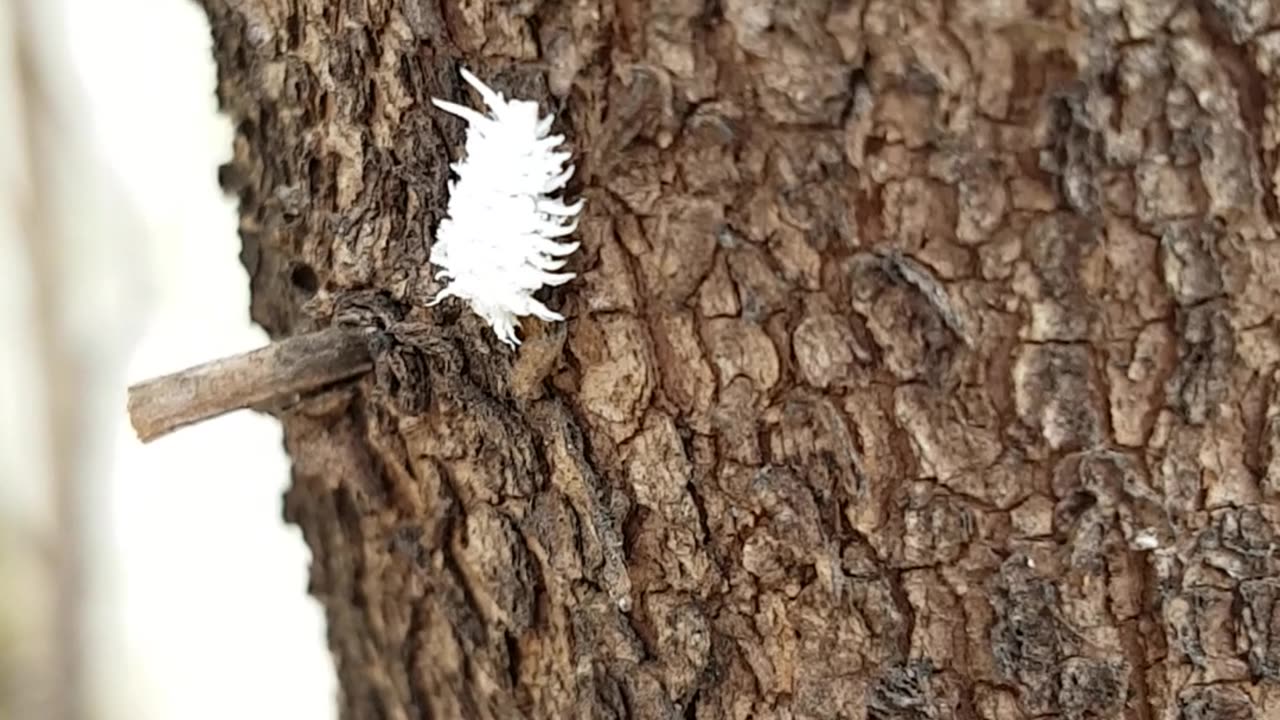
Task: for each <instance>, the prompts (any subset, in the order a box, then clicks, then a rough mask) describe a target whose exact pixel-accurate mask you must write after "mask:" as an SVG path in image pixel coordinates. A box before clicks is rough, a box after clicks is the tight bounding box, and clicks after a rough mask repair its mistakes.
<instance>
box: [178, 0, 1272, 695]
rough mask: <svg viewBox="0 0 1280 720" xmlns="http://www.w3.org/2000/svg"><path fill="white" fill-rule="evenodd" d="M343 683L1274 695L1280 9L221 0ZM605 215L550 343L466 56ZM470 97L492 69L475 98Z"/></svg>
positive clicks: (217, 0) (761, 0) (678, 0)
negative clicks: (455, 114) (477, 271)
mask: <svg viewBox="0 0 1280 720" xmlns="http://www.w3.org/2000/svg"><path fill="white" fill-rule="evenodd" d="M203 4H204V5H205V7H206V8H207V10H208V12H209V16H210V18H211V20H212V24H213V35H214V39H215V53H216V56H217V60H218V64H219V67H220V75H219V77H220V80H219V96H220V98H221V101H222V104H223V106H224V108H225V110H226V112H228V113H229V114H230V115H231V117H232V118H233V119H234V122H235V123H236V125H237V128H238V132H237V136H236V141H235V156H234V160H233V161H232V162H231V163H229V164H228V165H227V166H226V167H225V168H224V172H223V178H224V184H225V186H226V187H227V188H228V189H229V190H230V191H233V192H235V193H237V194H238V196H239V198H240V202H241V217H242V224H241V233H242V237H243V241H244V261H245V265H246V266H247V267H248V269H249V272H250V274H251V276H252V284H253V308H252V310H253V317H254V318H255V319H256V320H257V321H258V322H260V323H261V324H262V325H263V326H265V327H266V328H267V329H268V330H269V331H270V332H271V333H272V334H273V335H274V336H276V337H280V336H286V335H291V334H296V333H299V332H303V331H310V330H315V329H317V328H320V327H324V326H326V325H329V324H334V323H336V324H340V325H344V326H349V327H354V328H358V329H362V330H366V331H368V332H369V337H370V343H371V348H372V354H373V356H374V360H375V362H374V365H375V370H374V372H372V373H370V374H369V375H367V376H365V377H364V378H363V379H361V380H360V381H358V382H355V383H348V384H344V385H341V386H338V387H333V388H331V389H329V390H327V391H326V392H323V393H320V394H317V395H314V396H309V397H306V398H303V399H301V400H300V401H299V402H297V403H296V404H295V405H293V406H291V407H289V408H287V409H284V410H282V411H281V412H280V415H281V418H282V420H283V422H284V426H285V431H286V442H287V446H288V449H289V452H290V453H291V455H292V457H293V462H294V470H293V484H292V488H291V490H290V491H289V492H288V494H287V496H286V498H285V514H286V517H287V518H288V520H290V521H291V522H294V523H297V524H298V525H299V526H300V527H301V528H302V531H303V533H304V534H305V537H306V539H307V542H308V544H309V545H310V547H311V549H312V550H313V552H314V560H313V567H312V587H311V590H312V592H313V593H314V594H315V595H316V597H318V598H319V599H320V600H321V602H323V604H324V606H325V609H326V611H327V615H328V620H329V624H330V642H331V645H332V649H333V652H334V655H335V657H336V661H337V665H338V672H339V677H340V681H341V685H342V688H343V694H342V698H341V701H340V702H341V707H342V713H343V716H344V717H346V718H351V719H357V718H358V719H360V720H366V719H369V718H396V719H400V718H404V719H410V718H424V717H427V718H453V717H517V716H525V717H531V718H563V717H591V718H607V717H634V718H663V717H686V718H698V719H700V720H711V719H712V718H768V717H776V718H951V717H956V718H990V719H994V718H1000V719H1001V720H1008V719H1013V718H1031V717H1062V718H1090V717H1097V718H1110V717H1122V718H1132V719H1135V720H1138V719H1141V720H1155V719H1158V718H1159V719H1173V718H1186V719H1187V720H1209V719H1211V718H1231V719H1236V718H1265V717H1271V718H1275V717H1280V691H1278V689H1277V688H1278V687H1280V685H1277V683H1278V681H1280V579H1277V570H1278V568H1280V558H1278V557H1277V549H1276V548H1277V542H1278V541H1277V538H1278V537H1280V509H1278V507H1277V504H1276V498H1277V494H1278V493H1280V452H1277V451H1278V450H1280V410H1278V409H1277V408H1280V385H1278V384H1277V376H1276V371H1277V363H1278V362H1280V336H1278V334H1277V331H1278V328H1280V326H1278V324H1277V316H1276V313H1277V311H1278V310H1280V246H1278V244H1277V242H1276V240H1275V238H1274V233H1273V231H1272V229H1271V227H1270V225H1271V223H1272V222H1273V221H1275V219H1276V218H1277V209H1276V208H1277V201H1276V195H1275V182H1276V177H1275V175H1276V143H1277V139H1280V133H1278V132H1277V131H1278V129H1280V128H1278V125H1280V102H1278V100H1277V94H1276V91H1275V83H1276V82H1277V79H1278V78H1277V75H1280V31H1276V30H1273V29H1272V28H1273V27H1274V25H1273V23H1274V24H1277V25H1280V3H1269V2H1267V0H1201V1H1200V2H1177V1H1175V0H1007V1H1005V0H968V1H954V2H947V1H944V0H719V1H715V0H672V1H671V2H653V3H646V2H642V1H640V0H525V1H523V2H513V1H511V0H345V1H342V2H337V1H332V2H326V1H324V0H203ZM460 63H465V64H466V65H467V66H469V67H470V68H472V69H473V70H475V71H477V73H478V74H479V75H480V76H481V77H482V78H484V79H486V80H488V81H491V83H492V84H493V85H495V86H496V87H498V88H499V89H501V90H505V91H508V92H510V93H514V94H516V95H517V96H521V97H529V98H533V99H538V100H540V101H542V102H543V103H544V107H546V108H552V109H554V110H555V111H556V112H557V113H558V117H559V120H558V125H557V127H558V128H560V129H562V130H563V131H564V132H565V133H566V134H567V135H568V136H569V138H570V143H571V145H572V146H573V147H574V148H575V149H576V151H577V153H578V156H579V167H580V173H579V177H578V179H577V180H576V181H575V183H576V185H574V186H572V195H576V194H577V193H579V192H580V193H582V194H583V195H584V196H585V197H586V198H587V201H588V204H587V211H586V217H585V219H584V222H583V223H582V227H581V229H580V231H579V233H578V237H579V238H580V239H581V240H582V242H583V244H584V248H583V250H582V251H581V252H580V254H579V255H578V256H577V257H576V258H575V260H574V263H575V265H573V266H571V267H572V268H573V269H576V270H577V271H578V272H580V273H581V277H580V278H579V279H578V280H577V281H575V282H573V283H571V284H570V285H568V286H566V287H564V288H562V289H560V290H558V291H556V292H555V293H554V294H553V295H552V300H551V303H552V305H553V307H557V308H559V309H561V310H562V311H563V312H565V313H566V314H567V315H568V316H569V318H570V319H569V321H568V322H567V323H565V324H561V325H555V326H548V325H542V324H538V323H535V322H532V321H527V322H526V324H525V331H524V332H525V337H526V342H525V344H524V345H523V347H522V348H521V349H520V350H519V352H516V353H511V352H508V351H507V350H506V349H505V348H503V347H501V346H500V345H498V344H497V343H496V342H495V340H494V338H493V336H492V334H491V333H490V332H489V331H488V330H487V328H485V327H483V326H481V325H480V324H479V323H478V322H477V321H476V319H475V318H474V317H473V316H472V315H471V314H470V313H469V312H468V311H465V310H463V309H462V308H461V307H460V306H459V305H457V304H455V303H454V302H452V301H450V302H447V303H444V304H442V305H440V306H438V307H434V308H429V309H428V308H425V307H424V305H425V303H426V301H427V300H428V299H430V298H431V297H432V296H433V294H434V293H435V291H436V290H437V289H438V287H439V286H438V285H437V284H436V283H435V282H434V281H433V280H432V278H431V272H430V270H429V267H428V265H427V254H428V249H429V246H430V243H431V236H432V231H433V228H434V227H435V224H436V223H437V222H438V220H439V219H440V217H441V213H442V207H443V204H444V201H445V182H446V178H447V172H448V169H447V163H448V162H449V161H450V160H451V159H455V158H456V154H457V153H459V152H460V149H461V139H462V130H463V129H462V126H461V125H460V123H459V122H457V121H456V120H454V119H452V118H450V117H447V116H445V115H444V114H442V113H440V112H438V111H436V110H434V109H433V108H432V107H431V106H430V104H429V102H428V98H429V97H431V96H441V97H449V98H455V99H457V98H464V97H466V95H465V94H464V88H463V87H462V85H461V83H460V81H459V79H458V75H457V68H458V66H459V64H460ZM469 102H472V103H474V99H473V98H472V99H469Z"/></svg>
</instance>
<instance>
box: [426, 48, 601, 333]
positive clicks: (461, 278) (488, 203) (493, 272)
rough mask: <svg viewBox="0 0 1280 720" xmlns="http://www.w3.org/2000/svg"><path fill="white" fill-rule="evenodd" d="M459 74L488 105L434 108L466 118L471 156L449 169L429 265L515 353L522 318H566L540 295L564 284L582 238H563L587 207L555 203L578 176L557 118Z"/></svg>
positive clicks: (443, 104) (447, 293) (448, 294)
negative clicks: (556, 130) (556, 131)
mask: <svg viewBox="0 0 1280 720" xmlns="http://www.w3.org/2000/svg"><path fill="white" fill-rule="evenodd" d="M462 78H463V79H464V80H466V81H467V83H468V84H470V85H471V86H472V87H473V88H475V89H476V91H478V92H479V93H480V96H481V97H482V98H483V99H484V102H485V105H486V106H488V109H489V112H488V114H481V113H480V112H478V111H476V110H473V109H471V108H468V107H464V106H462V105H457V104H455V103H451V102H448V101H445V100H439V99H436V98H432V103H434V104H435V106H436V107H438V108H440V109H441V110H444V111H445V112H447V113H450V114H452V115H456V116H458V117H460V118H462V119H463V120H466V121H467V125H468V127H467V140H466V148H465V150H466V157H465V158H464V159H463V160H461V161H459V162H456V163H453V164H452V165H450V168H451V169H452V170H453V174H454V175H455V179H454V180H451V181H450V182H449V206H448V209H447V216H446V217H445V219H444V220H442V221H441V222H440V227H439V228H438V229H437V231H436V239H435V244H434V245H432V247H431V264H433V265H435V266H436V267H438V268H439V271H438V272H437V273H436V278H437V279H440V280H445V281H446V283H447V284H446V286H445V288H444V289H443V290H442V291H441V292H440V294H438V295H437V296H436V297H435V299H434V300H432V301H431V304H433V305H434V304H435V303H438V302H440V301H441V300H443V299H445V298H447V297H457V298H459V299H461V300H464V301H466V302H467V304H468V305H470V306H471V309H472V310H473V311H475V313H476V314H477V315H479V316H480V317H481V318H483V319H484V320H485V321H486V322H488V323H489V326H490V327H492V328H493V331H494V333H495V334H497V336H498V339H500V340H502V341H503V342H504V343H506V344H508V345H510V346H512V347H515V346H516V345H519V344H520V340H519V338H517V337H516V328H518V327H519V323H520V321H519V318H520V317H524V316H527V315H533V316H534V317H537V318H540V319H542V320H546V321H548V322H551V321H557V320H564V316H562V315H561V314H559V313H557V312H553V311H552V310H550V309H549V308H547V306H546V305H544V304H543V303H542V302H541V301H539V300H537V299H535V298H534V297H533V294H534V293H535V292H536V291H538V290H539V289H541V288H542V287H544V286H556V285H563V284H564V283H566V282H568V281H569V280H571V279H573V278H574V274H573V273H567V272H558V271H559V270H561V269H562V268H563V267H564V266H565V263H566V261H567V260H566V259H567V257H568V256H569V255H570V254H572V253H573V252H574V251H575V250H577V249H578V245H579V243H577V242H564V241H561V240H559V239H558V238H563V237H566V236H568V235H571V234H573V232H574V231H575V230H576V229H577V227H578V221H577V215H578V213H580V212H581V211H582V207H583V201H582V200H579V201H578V202H576V203H574V204H572V205H566V204H565V202H564V200H563V199H561V198H556V197H552V195H553V194H555V193H557V192H559V191H560V190H562V189H563V188H564V185H565V183H566V182H568V180H569V178H570V177H572V176H573V171H574V166H573V165H572V164H571V165H569V166H568V167H565V163H566V162H568V160H569V158H570V156H571V154H570V153H568V152H564V151H561V152H555V149H556V148H557V147H558V146H559V145H560V144H561V143H563V142H564V136H563V135H548V133H549V132H550V131H551V124H552V122H553V121H554V118H553V117H552V116H550V115H548V116H545V117H541V118H540V117H538V104H537V103H536V102H532V101H528V100H514V99H513V100H507V99H506V98H504V97H503V96H502V94H501V93H499V92H496V91H495V90H493V89H492V88H490V87H489V86H487V85H485V84H484V83H482V82H480V80H479V79H478V78H476V76H475V75H472V74H471V73H470V72H468V71H467V70H466V69H465V68H463V69H462Z"/></svg>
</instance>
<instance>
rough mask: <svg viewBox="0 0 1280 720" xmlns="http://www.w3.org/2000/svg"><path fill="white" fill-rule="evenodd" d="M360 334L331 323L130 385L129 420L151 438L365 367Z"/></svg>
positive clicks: (145, 437)
mask: <svg viewBox="0 0 1280 720" xmlns="http://www.w3.org/2000/svg"><path fill="white" fill-rule="evenodd" d="M372 367H373V363H372V361H371V360H370V359H369V351H368V348H367V346H366V345H365V341H364V339H363V338H362V337H361V336H360V335H358V334H356V333H353V332H351V331H349V330H341V329H335V328H330V329H326V330H321V331H319V332H314V333H308V334H306V335H298V336H296V337H291V338H286V339H284V340H281V341H280V342H276V343H272V344H271V345H268V346H266V347H264V348H260V349H258V350H253V351H251V352H247V353H243V354H240V355H235V356H232V357H228V358H223V359H221V360H214V361H213V362H209V363H205V364H203V365H197V366H195V367H192V368H187V369H186V370H183V371H181V372H177V373H174V374H172V375H165V376H163V377H158V378H155V379H152V380H147V381H145V382H141V383H138V384H137V385H134V386H132V387H130V388H129V420H130V422H132V423H133V429H134V430H135V431H136V432H137V433H138V438H139V439H140V440H142V441H143V442H150V441H152V440H154V439H156V438H158V437H160V436H162V435H166V434H168V433H170V432H173V431H174V430H177V429H178V428H181V427H184V426H186V425H191V424H193V423H198V422H201V421H203V420H209V419H211V418H215V417H218V416H219V415H223V414H226V413H229V412H232V411H235V410H242V409H245V408H250V407H257V406H261V405H267V404H271V403H272V402H275V401H279V400H283V399H286V398H289V397H290V396H293V395H296V394H298V393H303V392H307V391H309V390H316V389H319V388H322V387H324V386H325V385H328V384H330V383H334V382H338V381H340V380H346V379H347V378H351V377H355V376H356V375H360V374H363V373H366V372H368V371H369V370H370V369H371V368H372Z"/></svg>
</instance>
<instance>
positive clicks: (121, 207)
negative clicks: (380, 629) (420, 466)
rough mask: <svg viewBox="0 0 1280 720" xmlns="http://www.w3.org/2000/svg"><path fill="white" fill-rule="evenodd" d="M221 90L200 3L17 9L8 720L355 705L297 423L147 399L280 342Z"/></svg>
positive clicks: (1, 319)
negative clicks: (164, 413)
mask: <svg viewBox="0 0 1280 720" xmlns="http://www.w3.org/2000/svg"><path fill="white" fill-rule="evenodd" d="M214 84H215V70H214V66H213V61H212V57H211V54H210V38H209V29H208V25H207V21H206V19H205V17H204V15H203V13H202V11H201V10H200V9H199V8H198V7H197V6H196V5H195V4H194V3H193V2H190V1H189V0H113V1H112V2H102V0H4V1H0V343H2V344H0V720H4V719H6V718H14V719H15V720H16V719H18V718H22V719H23V720H25V719H26V718H37V717H38V718H50V719H51V720H58V719H59V718H67V720H70V719H71V718H77V719H78V718H86V719H89V718H92V719H94V720H98V719H103V720H116V719H120V720H124V719H126V718H127V719H128V720H152V719H155V720H159V719H161V718H163V719H165V720H168V719H171V718H172V719H176V718H182V719H183V720H198V719H203V718H219V719H222V718H228V717H233V718H245V719H255V718H281V717H288V718H316V719H319V720H325V718H331V717H334V715H335V712H334V697H335V692H336V690H335V684H334V677H333V675H334V673H333V668H332V663H331V660H330V657H329V654H328V651H327V649H326V646H325V640H324V629H323V617H322V614H321V612H320V609H319V606H318V605H317V603H316V602H315V601H314V600H313V599H311V598H310V597H309V596H307V595H306V571H307V563H308V554H307V550H306V547H305V546H304V544H303V542H302V540H301V536H300V534H299V532H298V530H297V529H296V528H294V527H292V526H286V525H285V524H284V522H283V520H282V519H281V494H282V492H283V490H284V488H285V486H286V484H287V482H288V465H287V462H286V459H285V457H284V454H283V450H282V447H281V438H280V428H279V425H278V424H277V423H276V422H275V421H274V420H272V419H270V418H267V417H264V416H258V415H254V414H251V413H238V414H235V415H231V416H227V417H224V418H222V419H219V420H215V421H212V422H209V423H205V424H203V425H198V426H195V427H192V428H188V429H186V430H182V431H179V432H178V433H177V434H175V435H172V436H169V437H167V438H163V439H161V440H158V441H156V442H154V443H152V444H150V445H146V446H143V445H141V444H140V443H139V442H138V441H137V440H135V439H134V436H133V433H132V430H131V429H130V428H129V426H128V421H127V418H126V415H125V412H124V408H125V387H126V386H127V384H129V383H131V382H136V381H138V380H142V379H145V378H147V377H150V376H153V375H157V374H164V373H168V372H172V371H175V370H178V369H181V368H183V367H186V366H188V365H192V364H196V363H199V362H204V361H207V360H211V359H214V358H217V357H221V356H224V355H228V354H232V353H236V352H240V351H243V350H247V349H250V348H252V347H256V346H258V345H261V344H263V343H264V342H265V341H266V338H265V335H264V334H263V333H262V331H261V330H260V329H258V328H256V327H255V326H253V325H252V324H251V323H250V321H249V317H248V306H249V297H248V279H247V277H246V275H245V271H244V268H243V267H242V266H241V265H240V262H239V260H238V253H239V247H240V243H239V239H238V237H237V236H236V232H235V229H236V217H235V208H234V203H233V201H232V200H231V199H229V198H226V197H224V196H223V193H222V191H221V190H220V189H219V187H218V185H217V180H216V178H217V172H216V171H217V166H218V165H219V164H220V163H222V162H224V161H225V160H226V159H227V158H228V157H229V155H230V146H231V128H230V124H229V122H228V121H227V120H226V119H225V118H223V117H221V116H220V115H218V114H217V107H216V99H215V95H214ZM75 668H79V671H78V672H77V671H76V670H75Z"/></svg>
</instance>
